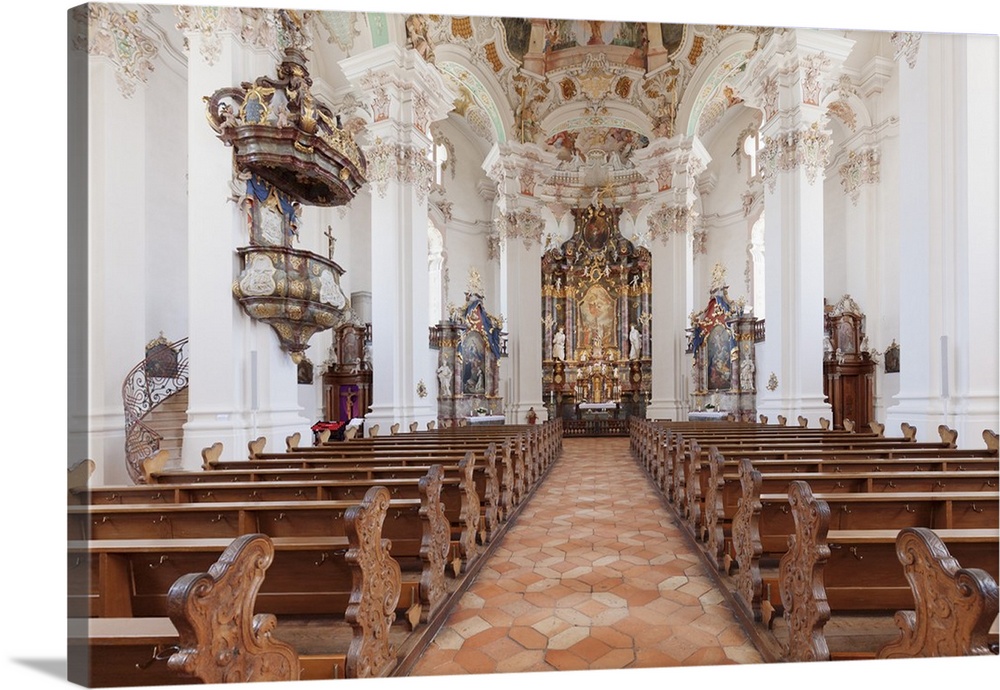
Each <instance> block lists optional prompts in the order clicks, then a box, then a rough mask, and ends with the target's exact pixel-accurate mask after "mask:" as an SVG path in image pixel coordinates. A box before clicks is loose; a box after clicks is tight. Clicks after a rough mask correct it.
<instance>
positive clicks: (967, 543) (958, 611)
mask: <svg viewBox="0 0 1000 690" xmlns="http://www.w3.org/2000/svg"><path fill="white" fill-rule="evenodd" d="M788 497H789V505H790V506H791V509H792V513H793V516H794V519H795V533H794V534H793V535H792V536H791V538H790V540H789V548H788V551H787V552H786V553H785V554H784V556H782V559H781V562H780V565H779V578H780V591H781V603H782V606H783V614H782V618H783V622H784V627H783V633H784V637H785V659H786V660H787V661H811V660H826V659H830V658H865V657H868V658H870V657H872V656H874V655H875V652H876V650H877V647H876V646H872V644H871V643H869V644H868V645H867V648H866V644H865V643H864V642H863V641H862V642H861V643H860V644H859V642H858V640H859V638H860V639H862V640H864V639H876V640H877V639H879V638H878V636H877V635H878V633H877V628H878V626H877V623H881V622H886V623H887V622H888V621H887V620H884V621H882V620H879V618H880V617H881V618H882V619H887V618H888V617H889V616H891V615H892V614H893V613H894V612H895V611H897V610H899V609H903V608H906V609H909V608H911V607H913V605H914V600H916V601H917V602H918V609H923V610H924V612H925V613H926V614H927V615H933V616H934V617H935V620H936V621H937V622H936V623H935V624H934V625H932V626H929V625H927V623H926V621H924V623H923V624H922V625H921V626H914V627H933V628H936V629H938V630H940V629H941V628H946V629H947V630H948V634H946V635H945V636H944V637H945V638H948V639H947V642H946V644H945V645H941V646H937V645H940V643H941V641H943V640H939V641H938V643H936V645H934V646H937V651H936V652H933V651H932V652H931V653H930V654H931V655H939V654H942V653H946V654H949V655H970V654H983V653H988V650H987V646H986V644H985V643H986V632H987V631H988V629H989V626H990V623H992V621H993V620H994V618H995V617H996V615H997V607H996V577H997V571H998V556H1000V528H993V529H983V530H934V531H932V530H930V529H928V528H924V527H912V528H904V529H903V530H893V529H890V530H850V531H843V530H834V531H831V530H829V523H830V520H831V510H830V507H829V506H828V505H827V504H826V503H825V502H824V501H823V500H821V499H818V498H816V497H815V496H814V494H813V493H812V491H811V490H810V486H809V484H807V483H806V482H803V481H796V482H794V483H793V484H792V485H791V486H790V487H789V491H788ZM945 544H947V547H946V546H945ZM949 548H950V549H951V551H952V554H949V550H948V549H949ZM952 557H956V558H958V559H959V561H958V562H961V563H962V564H963V565H964V566H966V567H967V568H978V569H979V571H978V572H981V573H982V574H983V575H985V576H986V577H985V578H980V577H974V578H972V579H971V580H969V581H967V583H966V584H968V585H969V586H968V588H967V589H966V590H965V591H964V592H962V591H960V590H962V589H963V587H962V585H958V584H957V583H956V582H955V577H954V576H955V572H956V571H957V565H956V566H954V567H952V568H951V569H950V571H948V569H947V568H946V567H945V565H944V564H945V561H946V560H947V559H952ZM901 563H902V565H901ZM952 563H955V561H954V560H952ZM946 571H947V572H946ZM943 582H948V583H949V584H948V585H946V586H945V587H942V586H941V585H942V584H943ZM987 582H992V583H993V584H992V587H993V598H992V607H990V606H989V597H988V596H987V597H986V598H985V599H980V598H978V597H977V594H979V593H981V592H983V591H988V586H987V589H986V590H984V589H983V588H982V586H981V585H986V583H987ZM932 601H935V602H936V603H934V604H931V603H930V602H932ZM945 602H947V606H948V607H949V610H950V615H945V612H944V611H942V610H941V608H940V607H941V606H942V605H945ZM984 604H985V606H984ZM932 605H933V606H935V607H936V610H935V611H934V612H933V613H931V612H930V611H929V610H927V607H928V606H932ZM977 608H978V609H979V610H977V612H976V614H975V615H974V616H971V617H970V616H969V615H968V614H969V613H970V612H971V611H972V610H973V609H977ZM859 612H863V613H865V614H869V615H868V616H867V617H859V616H858V613H859ZM872 614H874V616H873V615H872ZM905 618H906V617H905V616H904V619H905ZM840 623H843V624H844V625H846V626H848V628H849V630H850V633H851V637H852V638H853V640H852V644H851V649H849V650H844V649H836V648H833V649H831V647H832V646H833V645H831V644H830V640H831V639H832V640H838V641H839V640H840V639H842V638H838V637H833V638H831V637H830V636H829V635H830V633H831V630H832V631H834V632H835V631H836V628H837V625H838V624H840ZM866 624H867V625H870V626H871V628H872V630H871V631H868V630H866V629H865V627H864V626H865V625H866ZM901 627H902V625H901ZM973 630H978V631H979V637H978V641H977V642H973V641H972V637H974V635H973V634H972V631H973ZM922 632H926V631H922ZM863 633H867V634H866V635H863ZM882 635H883V637H884V635H885V633H882ZM922 644H923V643H920V644H918V645H914V644H913V642H912V640H909V641H908V642H907V643H905V644H904V645H903V646H905V647H907V650H906V652H904V651H902V649H897V655H899V656H920V655H927V654H915V653H907V652H912V651H914V648H915V647H916V646H920V645H922Z"/></svg>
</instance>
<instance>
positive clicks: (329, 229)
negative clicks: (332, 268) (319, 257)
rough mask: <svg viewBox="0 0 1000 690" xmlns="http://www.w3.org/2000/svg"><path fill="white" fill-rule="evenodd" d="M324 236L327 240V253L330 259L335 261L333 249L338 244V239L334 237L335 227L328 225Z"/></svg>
mask: <svg viewBox="0 0 1000 690" xmlns="http://www.w3.org/2000/svg"><path fill="white" fill-rule="evenodd" d="M323 235H324V236H325V237H326V239H327V249H326V253H327V255H328V258H329V259H331V260H333V248H334V246H335V245H336V244H337V238H336V237H334V236H333V226H332V225H327V226H326V232H324V233H323Z"/></svg>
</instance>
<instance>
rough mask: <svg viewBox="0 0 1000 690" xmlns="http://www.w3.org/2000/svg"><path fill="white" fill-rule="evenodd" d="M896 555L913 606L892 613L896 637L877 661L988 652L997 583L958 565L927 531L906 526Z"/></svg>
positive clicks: (880, 651) (995, 610)
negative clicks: (909, 608)
mask: <svg viewBox="0 0 1000 690" xmlns="http://www.w3.org/2000/svg"><path fill="white" fill-rule="evenodd" d="M896 554H897V555H898V556H899V561H900V563H902V564H903V570H904V572H905V574H906V579H907V581H909V583H910V588H911V589H912V590H913V597H914V604H915V608H914V610H912V611H899V612H897V613H896V617H895V620H896V625H897V626H898V627H899V638H898V639H897V640H895V641H893V642H890V643H888V644H886V645H884V646H883V647H882V648H881V649H880V650H879V651H878V653H877V657H878V658H880V659H893V658H912V657H932V656H933V657H944V656H971V655H984V654H992V652H991V650H990V647H989V632H990V627H991V626H992V625H993V622H994V621H995V620H996V618H997V583H996V580H994V579H993V578H992V577H991V576H990V575H989V574H988V573H987V572H986V571H984V570H980V569H979V568H962V567H961V566H960V565H959V563H958V561H956V560H955V559H954V558H953V557H952V556H951V553H950V552H949V551H948V548H947V547H946V546H945V544H944V543H943V542H942V541H941V539H940V538H939V537H938V536H937V535H936V534H935V533H934V532H933V531H932V530H930V529H927V528H924V527H908V528H905V529H903V530H902V531H900V533H899V536H898V537H897V538H896Z"/></svg>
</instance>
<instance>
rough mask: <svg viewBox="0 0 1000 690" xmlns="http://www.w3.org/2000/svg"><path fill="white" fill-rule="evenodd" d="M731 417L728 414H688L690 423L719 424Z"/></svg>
mask: <svg viewBox="0 0 1000 690" xmlns="http://www.w3.org/2000/svg"><path fill="white" fill-rule="evenodd" d="M728 416H729V413H728V412H711V411H708V410H706V411H704V412H688V421H692V422H718V421H722V420H724V419H725V418H726V417H728Z"/></svg>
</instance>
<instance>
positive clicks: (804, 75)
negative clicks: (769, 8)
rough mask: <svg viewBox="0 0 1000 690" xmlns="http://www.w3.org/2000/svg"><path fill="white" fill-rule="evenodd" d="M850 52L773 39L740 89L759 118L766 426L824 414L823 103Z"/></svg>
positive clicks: (792, 37)
mask: <svg viewBox="0 0 1000 690" xmlns="http://www.w3.org/2000/svg"><path fill="white" fill-rule="evenodd" d="M853 44H854V42H853V41H851V40H849V39H846V38H842V37H838V36H834V35H831V34H825V33H821V32H817V31H813V30H803V29H796V30H793V31H787V32H784V33H782V34H775V35H774V36H773V37H772V39H771V41H770V42H769V43H768V44H767V45H766V46H765V48H764V49H763V50H762V51H760V53H758V55H757V56H756V57H755V58H754V59H753V60H752V62H751V64H750V65H748V68H747V76H746V77H745V78H744V81H743V83H742V84H741V85H740V90H741V93H742V94H743V95H744V96H745V98H746V100H747V102H748V103H750V104H752V105H755V106H757V107H759V108H760V109H761V110H762V111H763V112H764V124H763V125H762V127H761V132H762V134H763V136H764V142H765V144H764V147H763V149H762V151H761V153H760V156H759V160H760V161H761V176H762V178H763V180H764V246H765V252H766V255H767V264H766V268H765V299H766V303H767V319H766V321H765V325H766V340H765V342H764V344H763V345H762V346H761V347H759V348H758V353H759V355H760V361H759V362H758V364H757V379H758V381H759V385H758V387H757V410H758V413H760V414H764V415H767V416H768V417H770V418H771V419H774V418H775V417H777V416H778V415H785V416H786V417H788V418H791V419H794V418H795V417H796V416H798V415H802V416H804V417H807V418H809V419H818V418H819V417H826V418H830V416H831V408H830V405H829V403H827V402H826V400H825V396H824V395H823V296H824V295H823V290H824V282H823V265H824V261H823V223H824V213H823V175H824V170H825V167H826V165H827V163H828V159H829V147H830V145H831V137H830V133H829V131H827V129H826V127H825V117H826V115H825V108H824V107H823V106H822V105H821V103H822V97H823V94H824V93H825V89H826V88H827V87H828V86H829V85H830V84H832V83H833V81H834V79H835V78H836V76H837V74H838V73H839V70H840V67H841V65H842V63H843V61H844V59H845V58H846V57H847V55H848V54H849V52H850V50H851V47H852V46H853ZM772 374H773V375H774V377H776V379H777V386H776V387H774V390H770V389H769V382H770V381H771V380H772V379H771V375H772Z"/></svg>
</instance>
